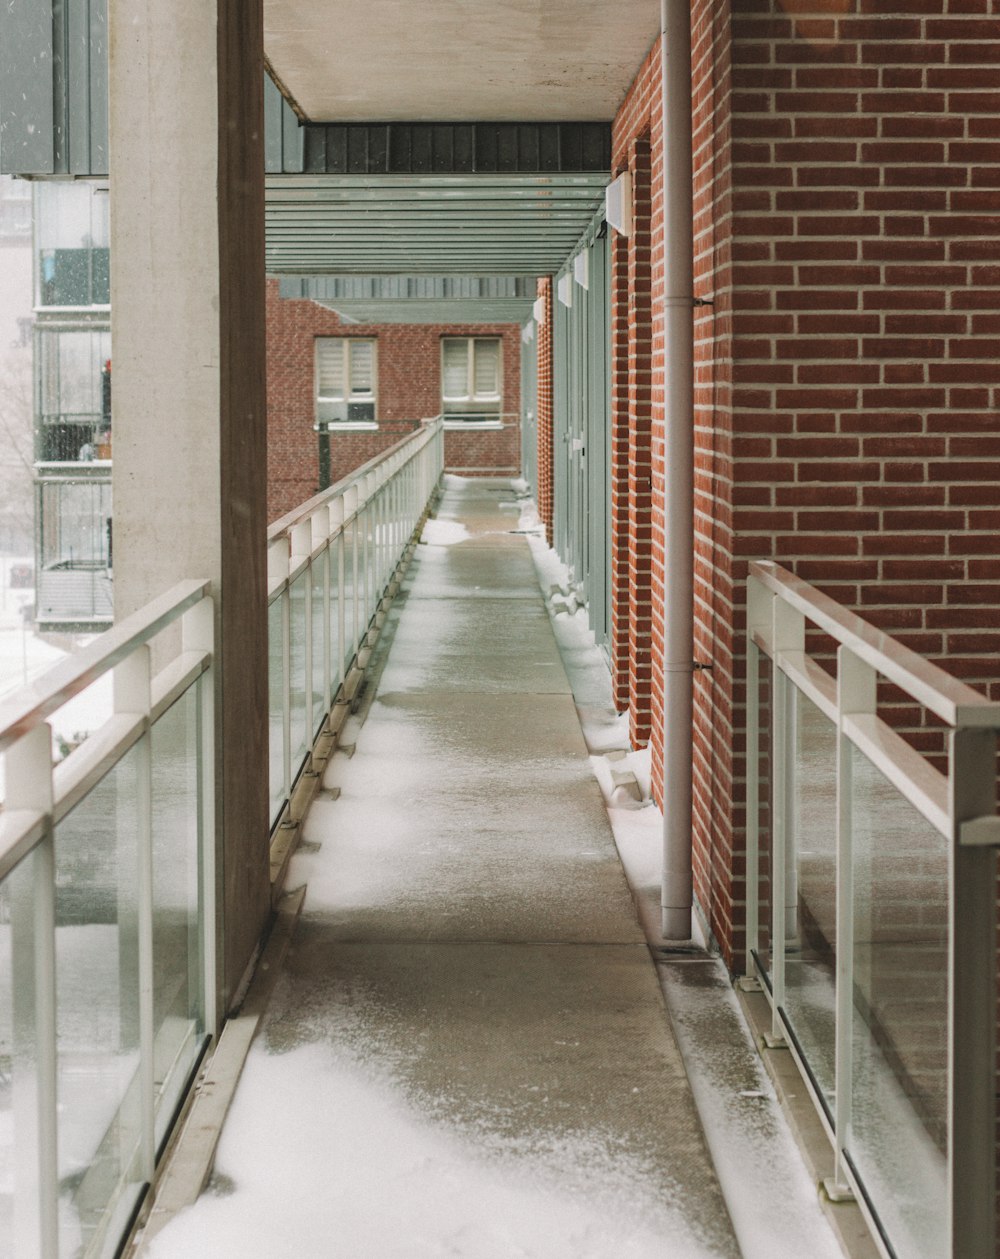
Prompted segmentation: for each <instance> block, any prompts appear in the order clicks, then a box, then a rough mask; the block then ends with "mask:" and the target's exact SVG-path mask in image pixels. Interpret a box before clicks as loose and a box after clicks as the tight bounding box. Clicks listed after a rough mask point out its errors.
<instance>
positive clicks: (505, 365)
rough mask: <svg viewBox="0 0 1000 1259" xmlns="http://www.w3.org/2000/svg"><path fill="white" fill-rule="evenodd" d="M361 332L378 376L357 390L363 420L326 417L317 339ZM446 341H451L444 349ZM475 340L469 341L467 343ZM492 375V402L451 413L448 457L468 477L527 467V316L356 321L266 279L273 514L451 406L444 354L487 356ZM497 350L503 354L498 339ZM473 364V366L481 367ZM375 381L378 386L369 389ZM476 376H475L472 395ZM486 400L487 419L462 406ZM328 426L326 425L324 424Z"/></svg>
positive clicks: (487, 384) (487, 392)
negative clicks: (523, 428)
mask: <svg viewBox="0 0 1000 1259" xmlns="http://www.w3.org/2000/svg"><path fill="white" fill-rule="evenodd" d="M344 340H353V341H355V343H356V344H361V343H364V344H365V345H371V347H372V350H371V363H372V368H371V371H372V373H373V376H372V379H371V381H370V382H369V381H368V380H367V379H366V382H365V384H366V389H365V391H364V392H363V393H358V394H356V395H355V396H356V397H357V399H359V400H361V399H364V401H360V402H359V405H360V406H361V407H363V408H366V409H365V410H363V412H361V414H362V415H363V417H364V418H360V419H353V420H352V419H348V418H347V417H348V412H347V410H346V408H345V410H344V416H343V418H342V419H335V420H330V421H328V422H326V423H324V422H323V421H322V420H321V416H320V409H319V405H320V404H319V403H318V400H317V399H318V390H319V388H320V384H319V381H318V377H317V371H318V367H317V361H318V360H317V355H318V354H319V352H320V351H319V350H318V348H317V347H318V346H319V345H321V344H323V343H325V344H327V345H330V346H331V348H332V349H334V350H335V351H337V352H339V347H338V346H334V344H333V343H334V342H340V341H344ZM445 342H449V343H450V344H449V347H448V348H447V349H446V347H445V344H444V343H445ZM470 342H471V343H472V345H471V347H470V345H469V343H470ZM483 343H486V345H485V347H484V348H485V349H486V350H488V351H490V354H491V357H490V361H489V363H486V362H485V361H484V362H483V363H482V364H481V366H480V376H482V375H483V372H484V370H485V373H486V375H487V376H492V379H489V380H486V381H482V380H481V381H480V384H482V385H483V386H484V387H483V389H482V397H483V399H485V401H480V402H479V403H477V402H476V401H475V398H474V397H472V398H470V399H468V400H463V401H462V402H461V403H459V402H456V403H455V404H454V410H453V411H452V414H453V415H454V418H453V419H451V420H449V421H447V423H448V431H447V435H446V437H445V460H446V466H447V468H448V470H449V471H450V472H456V473H459V474H461V475H465V476H484V475H494V476H496V475H507V476H516V475H517V474H518V473H519V472H520V447H521V435H520V406H521V396H520V394H521V374H520V373H521V363H520V351H521V329H520V325H519V324H510V323H508V324H483V323H476V324H428V323H393V324H371V323H358V322H356V321H355V320H354V319H353V318H352V319H351V321H350V322H347V321H345V320H344V319H342V317H341V316H340V315H339V314H338V313H337V312H336V311H334V310H331V309H328V308H327V307H326V306H324V305H321V304H320V303H319V302H317V301H314V300H312V299H310V298H307V297H300V298H296V297H282V296H281V292H280V286H279V282H278V280H277V279H271V280H269V281H268V285H267V494H268V519H269V520H276V519H277V518H278V517H280V516H282V515H284V514H285V513H286V512H287V511H290V510H291V509H292V508H293V507H296V506H298V504H299V503H301V502H302V501H303V500H304V499H306V498H309V497H311V496H312V495H313V494H315V493H316V492H317V491H318V490H320V489H325V488H326V487H327V486H328V485H332V484H335V483H336V482H337V481H339V480H340V479H341V478H342V477H344V476H346V475H347V473H349V472H351V471H353V470H354V469H355V468H357V467H360V466H361V464H363V463H367V461H368V460H369V459H372V458H374V457H375V456H376V455H377V454H379V453H380V452H381V451H383V450H385V449H386V448H387V447H389V446H392V445H393V444H394V443H395V442H397V441H399V440H400V438H401V437H404V436H405V435H406V434H407V433H411V432H413V430H414V429H415V428H416V427H418V426H419V424H420V422H421V420H422V419H429V418H431V417H433V416H435V415H440V414H443V413H444V412H445V411H446V409H448V408H449V407H450V406H451V405H452V404H450V403H449V402H448V401H446V399H445V398H444V395H443V393H442V387H443V381H442V374H443V361H444V360H443V356H444V354H445V353H449V352H450V351H451V350H454V351H455V359H456V361H457V360H458V359H459V358H460V357H461V356H462V355H465V354H469V355H470V356H473V358H474V357H475V356H476V355H477V354H479V355H480V356H481V348H479V347H482V346H483ZM494 344H496V346H497V347H498V350H499V353H498V354H497V355H496V358H495V361H494V358H493V356H492V347H493V345H494ZM475 366H476V364H475V362H474V361H473V363H472V367H473V370H474V369H475ZM369 386H370V390H369ZM474 386H475V382H473V393H474V392H475V390H474ZM470 405H479V406H481V407H483V408H484V410H483V412H482V416H481V418H477V417H476V416H475V415H473V414H470V413H468V412H466V413H465V418H463V416H462V413H461V412H460V411H459V407H461V406H465V407H468V406H470ZM321 428H323V429H325V431H318V430H320V429H321Z"/></svg>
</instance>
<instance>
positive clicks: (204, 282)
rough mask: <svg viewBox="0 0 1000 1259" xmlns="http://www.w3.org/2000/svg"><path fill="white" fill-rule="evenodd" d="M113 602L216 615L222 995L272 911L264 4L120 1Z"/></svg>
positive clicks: (113, 98)
mask: <svg viewBox="0 0 1000 1259" xmlns="http://www.w3.org/2000/svg"><path fill="white" fill-rule="evenodd" d="M109 21H110V62H111V64H110V132H111V137H110V142H111V257H112V291H111V298H112V347H113V348H112V353H113V359H114V415H113V443H114V474H113V477H114V480H113V488H114V559H115V612H116V615H117V616H119V617H121V616H123V615H127V614H128V613H129V612H131V611H134V610H135V609H136V608H138V607H141V606H142V605H143V604H144V603H146V602H147V601H148V600H149V599H150V598H152V597H154V596H155V595H157V594H160V593H162V592H163V591H164V590H166V589H168V588H169V587H170V586H171V585H172V584H173V583H174V582H176V581H178V580H180V579H182V578H187V577H208V578H210V579H211V581H212V583H213V588H214V592H215V596H216V600H217V609H216V660H217V667H216V704H217V712H216V747H215V758H216V799H217V844H218V855H219V867H220V871H221V873H220V887H219V891H220V926H221V928H222V929H221V932H220V937H221V945H220V958H219V962H220V964H221V970H220V974H221V976H222V993H221V1000H222V1003H223V1006H224V1007H226V1006H228V1005H229V1003H230V1001H231V998H232V995H233V993H234V992H235V990H236V989H237V987H238V985H239V982H240V979H241V977H242V975H243V972H244V970H245V968H246V966H247V964H248V962H249V961H250V959H251V957H252V955H253V951H254V949H255V947H256V945H257V943H258V941H259V939H260V935H261V932H262V930H263V928H264V926H265V924H266V921H267V914H268V906H269V892H268V825H267V615H266V614H267V606H266V578H265V568H266V564H265V560H266V555H265V547H266V542H265V531H266V436H265V395H264V299H265V289H264V204H263V178H264V176H263V147H262V143H263V31H262V12H261V4H260V0H111V6H110V16H109Z"/></svg>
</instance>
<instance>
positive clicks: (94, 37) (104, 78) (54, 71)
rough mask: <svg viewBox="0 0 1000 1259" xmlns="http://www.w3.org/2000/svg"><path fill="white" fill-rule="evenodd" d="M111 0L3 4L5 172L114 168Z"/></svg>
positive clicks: (0, 65)
mask: <svg viewBox="0 0 1000 1259" xmlns="http://www.w3.org/2000/svg"><path fill="white" fill-rule="evenodd" d="M107 25H108V14H107V0H6V3H4V4H3V5H0V173H3V174H7V175H39V176H44V175H88V176H99V177H105V176H106V175H107V173H108V139H107V137H108V45H107Z"/></svg>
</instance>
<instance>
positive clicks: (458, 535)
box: [420, 518, 470, 546]
mask: <svg viewBox="0 0 1000 1259" xmlns="http://www.w3.org/2000/svg"><path fill="white" fill-rule="evenodd" d="M469 536H470V534H469V531H468V529H466V527H465V525H463V524H461V523H460V522H459V521H457V520H435V519H433V518H432V519H430V520H428V521H427V523H426V524H425V525H424V531H423V533H422V534H421V535H420V541H421V542H426V543H427V544H428V545H429V546H453V545H454V544H455V543H456V542H464V541H465V540H466V538H468V537H469Z"/></svg>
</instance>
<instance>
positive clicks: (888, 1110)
mask: <svg viewBox="0 0 1000 1259" xmlns="http://www.w3.org/2000/svg"><path fill="white" fill-rule="evenodd" d="M851 771H852V822H853V870H854V910H855V912H854V986H853V994H854V999H853V1006H852V1017H853V1028H852V1038H851V1039H852V1046H853V1087H852V1089H851V1127H850V1141H849V1144H848V1145H847V1147H846V1148H847V1153H848V1155H849V1156H850V1158H851V1160H852V1162H853V1164H854V1166H855V1168H856V1169H857V1172H858V1174H859V1175H860V1177H861V1179H862V1181H863V1182H864V1185H865V1190H866V1192H867V1194H868V1196H869V1197H870V1199H871V1201H872V1203H873V1205H874V1207H875V1210H876V1211H877V1212H878V1215H879V1217H880V1219H881V1220H882V1222H883V1226H884V1227H885V1228H886V1231H887V1232H888V1235H889V1236H890V1237H891V1238H892V1240H893V1246H894V1248H895V1251H896V1254H897V1257H898V1259H932V1257H933V1256H939V1255H945V1254H948V1253H950V1250H949V1238H948V1195H947V1182H946V1142H947V1096H948V1082H947V1066H948V1044H947V1028H948V859H947V845H946V843H945V840H944V839H943V837H942V836H941V835H940V834H939V833H938V832H937V830H935V828H934V827H932V826H931V825H930V824H929V823H928V822H927V821H925V819H924V818H923V816H922V815H921V814H920V813H918V812H917V810H916V809H915V808H914V807H913V806H912V805H911V804H910V803H909V802H908V801H907V800H905V799H904V798H903V797H902V796H901V795H900V794H899V793H898V791H897V790H896V788H895V787H893V786H892V785H891V784H890V783H889V782H888V780H887V779H886V778H884V777H883V775H882V774H881V773H880V772H879V771H878V770H877V769H875V768H874V766H872V765H871V763H870V762H869V761H868V760H867V758H866V757H865V756H864V755H862V754H861V753H860V752H858V750H857V749H855V748H852V750H851Z"/></svg>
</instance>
